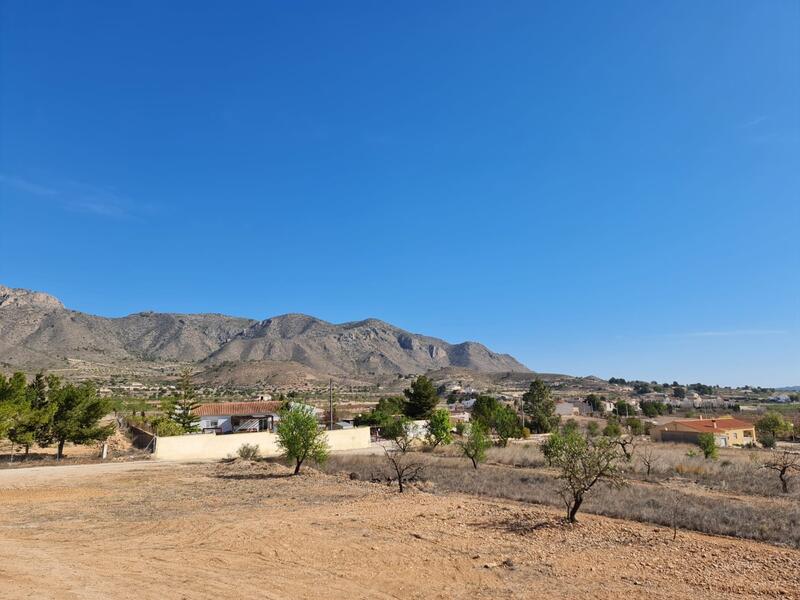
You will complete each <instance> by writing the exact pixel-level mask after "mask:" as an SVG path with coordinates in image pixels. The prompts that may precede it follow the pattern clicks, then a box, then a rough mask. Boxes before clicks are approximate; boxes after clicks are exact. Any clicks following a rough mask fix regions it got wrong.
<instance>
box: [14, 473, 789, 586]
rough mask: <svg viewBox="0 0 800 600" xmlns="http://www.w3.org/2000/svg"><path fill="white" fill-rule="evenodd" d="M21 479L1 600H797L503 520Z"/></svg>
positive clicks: (660, 538) (469, 505) (191, 481)
mask: <svg viewBox="0 0 800 600" xmlns="http://www.w3.org/2000/svg"><path fill="white" fill-rule="evenodd" d="M26 471H30V472H29V473H27V474H24V473H20V472H19V471H16V472H14V473H8V474H7V475H5V474H4V475H5V480H4V482H3V483H1V484H0V489H3V492H2V493H0V598H14V599H16V598H37V599H39V598H42V599H59V600H60V599H68V600H77V599H81V600H100V599H102V600H107V599H109V598H114V599H116V598H120V599H128V598H130V599H132V600H133V599H136V600H142V599H146V598H153V599H162V598H165V599H169V600H172V599H176V600H177V599H182V598H187V599H191V600H206V599H208V600H211V599H214V600H220V599H224V598H235V599H239V598H242V599H256V598H259V599H263V598H275V599H277V598H319V597H322V596H325V597H326V598H331V599H338V598H343V599H345V598H346V599H347V600H353V599H356V598H365V599H366V598H426V599H427V598H441V599H445V598H447V599H449V598H470V599H475V598H501V597H502V598H533V597H536V598H578V597H580V598H620V597H626V598H627V599H634V598H647V599H648V600H653V599H655V600H660V599H664V600H666V599H670V600H672V599H674V598H684V597H694V596H698V597H702V598H704V599H722V598H730V597H733V596H736V595H742V596H743V597H751V598H774V597H790V598H791V597H798V598H800V582H798V580H797V578H796V573H797V572H798V571H799V570H800V552H798V551H793V550H787V549H781V548H775V547H771V546H768V545H765V544H758V543H753V542H743V541H737V540H731V539H726V538H713V537H708V536H702V535H699V534H692V533H685V532H681V533H680V534H679V536H678V539H677V540H676V541H672V539H671V532H670V531H669V530H667V529H664V528H657V527H653V526H648V525H641V524H637V523H628V522H624V521H616V520H611V519H605V518H602V517H594V516H590V515H586V516H585V517H584V522H583V523H582V524H581V525H579V526H577V527H574V528H569V527H564V526H561V525H559V524H558V521H557V517H558V516H559V514H560V513H559V511H555V510H550V509H547V508H543V507H539V506H530V505H523V504H519V503H515V502H503V501H491V500H481V499H478V498H473V497H468V496H462V495H458V494H447V495H433V494H427V493H420V492H414V493H410V494H403V495H400V494H397V493H396V492H395V491H394V489H392V488H389V487H386V486H380V485H375V484H369V483H365V482H359V481H350V480H348V479H346V478H344V477H341V476H339V477H332V476H326V475H321V474H309V475H307V476H303V477H300V478H293V477H285V476H284V475H285V473H286V470H285V469H284V468H283V467H280V466H277V465H269V464H263V463H261V464H258V465H250V464H249V463H245V464H242V463H236V464H232V465H220V464H194V465H187V464H165V463H150V462H147V463H125V464H104V465H81V466H76V467H55V468H53V467H49V468H44V469H37V470H36V471H34V470H33V469H31V470H27V469H26ZM781 592H783V593H784V594H785V595H783V596H780V594H781Z"/></svg>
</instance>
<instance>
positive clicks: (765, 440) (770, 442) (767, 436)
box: [758, 433, 775, 448]
mask: <svg viewBox="0 0 800 600" xmlns="http://www.w3.org/2000/svg"><path fill="white" fill-rule="evenodd" d="M758 441H759V442H761V445H762V446H764V448H774V447H775V436H774V435H772V434H771V433H763V434H761V435H760V436H758Z"/></svg>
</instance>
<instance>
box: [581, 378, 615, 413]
mask: <svg viewBox="0 0 800 600" xmlns="http://www.w3.org/2000/svg"><path fill="white" fill-rule="evenodd" d="M612 379H613V377H612ZM605 401H606V397H605V396H598V395H597V394H589V395H588V396H586V403H587V404H588V405H589V406H591V407H592V412H600V413H601V412H605V407H604V405H603V403H604V402H605Z"/></svg>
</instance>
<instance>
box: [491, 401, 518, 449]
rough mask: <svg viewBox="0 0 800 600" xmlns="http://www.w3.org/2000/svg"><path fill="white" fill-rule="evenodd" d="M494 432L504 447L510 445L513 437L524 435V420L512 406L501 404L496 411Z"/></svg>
mask: <svg viewBox="0 0 800 600" xmlns="http://www.w3.org/2000/svg"><path fill="white" fill-rule="evenodd" d="M494 432H495V434H496V435H497V440H498V442H499V444H500V445H501V446H502V447H504V448H505V447H506V446H507V445H508V440H510V439H511V438H520V437H522V422H521V421H520V419H519V415H517V411H515V410H514V409H513V408H512V407H510V406H506V405H500V406H498V407H497V410H495V413H494Z"/></svg>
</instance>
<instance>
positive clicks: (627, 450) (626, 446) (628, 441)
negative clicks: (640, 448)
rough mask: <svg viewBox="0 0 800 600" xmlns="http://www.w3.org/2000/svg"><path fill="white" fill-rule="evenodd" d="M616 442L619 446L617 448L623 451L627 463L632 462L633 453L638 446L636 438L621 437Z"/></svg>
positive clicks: (629, 436)
mask: <svg viewBox="0 0 800 600" xmlns="http://www.w3.org/2000/svg"><path fill="white" fill-rule="evenodd" d="M614 442H615V443H616V444H617V446H619V448H620V450H622V454H623V455H624V456H625V460H626V461H627V462H631V459H632V458H633V453H634V451H635V450H636V446H637V444H636V438H635V437H634V436H632V435H621V436H619V437H617V438H614Z"/></svg>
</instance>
